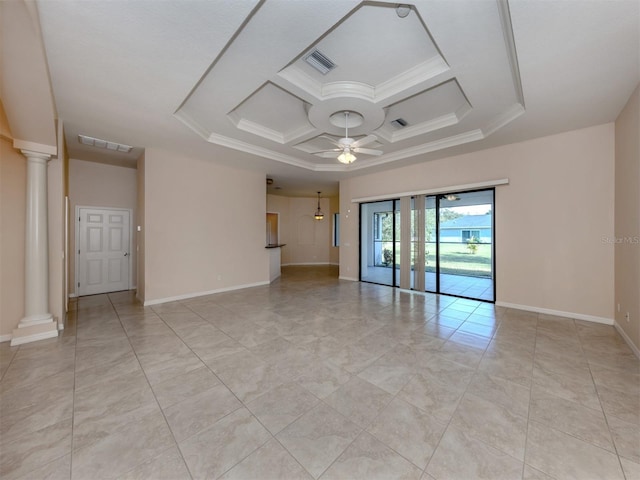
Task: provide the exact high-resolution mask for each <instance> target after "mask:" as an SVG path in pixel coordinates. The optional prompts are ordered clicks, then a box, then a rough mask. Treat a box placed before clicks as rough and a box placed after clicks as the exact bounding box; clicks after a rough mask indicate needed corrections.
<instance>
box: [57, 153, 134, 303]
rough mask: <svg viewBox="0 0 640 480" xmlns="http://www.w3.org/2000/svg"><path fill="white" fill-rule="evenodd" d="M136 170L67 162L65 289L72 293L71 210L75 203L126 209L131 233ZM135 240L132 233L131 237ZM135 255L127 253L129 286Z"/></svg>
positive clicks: (72, 237) (85, 162) (98, 164)
mask: <svg viewBox="0 0 640 480" xmlns="http://www.w3.org/2000/svg"><path fill="white" fill-rule="evenodd" d="M136 192H137V172H136V170H135V169H133V168H125V167H118V166H112V165H105V164H102V163H95V162H87V161H84V160H77V159H71V160H70V161H69V209H70V214H71V219H72V221H71V222H70V229H71V231H70V237H69V240H70V242H69V243H70V252H71V255H69V292H71V293H75V292H76V288H75V285H76V279H75V260H76V255H75V254H74V253H75V252H76V248H75V229H76V224H75V220H76V218H75V210H76V206H83V207H111V208H129V209H131V210H132V213H133V215H132V219H131V225H133V227H134V228H133V234H135V225H137V223H136V222H137V220H136V212H137V201H138V199H137V193H136ZM132 238H133V239H134V241H135V235H133V237H132ZM136 264H137V257H136V255H135V251H134V252H132V253H131V268H132V278H133V285H131V287H132V288H133V287H135V286H136V285H135V284H136V276H137V272H136V270H137V268H136Z"/></svg>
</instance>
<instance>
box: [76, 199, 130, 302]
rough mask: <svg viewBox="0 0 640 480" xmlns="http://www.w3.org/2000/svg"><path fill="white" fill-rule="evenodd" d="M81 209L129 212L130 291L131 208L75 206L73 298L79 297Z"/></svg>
mask: <svg viewBox="0 0 640 480" xmlns="http://www.w3.org/2000/svg"><path fill="white" fill-rule="evenodd" d="M83 208H87V209H92V210H113V211H116V212H129V242H128V243H129V255H128V259H127V262H128V264H129V289H131V285H133V269H132V268H131V257H132V254H131V251H132V250H131V247H132V246H133V230H132V228H133V209H131V208H118V207H99V206H95V205H76V208H75V219H74V220H73V223H74V226H75V228H74V230H75V243H74V245H73V246H74V248H75V252H73V256H74V258H75V262H74V263H75V265H74V266H75V268H74V277H73V292H74V296H75V297H78V296H79V292H78V278H79V275H80V273H79V272H80V254H79V253H78V245H79V241H80V210H81V209H83Z"/></svg>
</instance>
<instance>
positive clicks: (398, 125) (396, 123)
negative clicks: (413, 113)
mask: <svg viewBox="0 0 640 480" xmlns="http://www.w3.org/2000/svg"><path fill="white" fill-rule="evenodd" d="M390 123H391V125H393V126H394V127H396V128H404V127H406V126H407V125H409V122H407V121H406V120H405V119H404V118H396V119H395V120H391V122H390Z"/></svg>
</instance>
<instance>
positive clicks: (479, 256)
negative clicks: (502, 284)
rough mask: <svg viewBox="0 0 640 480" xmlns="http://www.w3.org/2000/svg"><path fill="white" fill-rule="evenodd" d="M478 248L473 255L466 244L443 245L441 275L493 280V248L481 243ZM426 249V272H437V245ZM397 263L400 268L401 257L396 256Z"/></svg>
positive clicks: (441, 245)
mask: <svg viewBox="0 0 640 480" xmlns="http://www.w3.org/2000/svg"><path fill="white" fill-rule="evenodd" d="M385 243H386V242H385ZM477 246H478V248H477V250H476V253H471V251H470V250H469V249H468V248H467V245H466V244H465V243H441V244H440V273H449V274H454V275H466V276H470V277H486V278H491V253H492V246H491V244H488V243H479V244H477ZM384 248H391V242H389V245H388V247H387V246H386V245H384ZM426 249H427V254H426V271H427V272H435V271H436V245H435V243H428V244H427V245H426ZM396 262H397V264H396V266H397V267H399V266H400V258H399V255H397V256H396Z"/></svg>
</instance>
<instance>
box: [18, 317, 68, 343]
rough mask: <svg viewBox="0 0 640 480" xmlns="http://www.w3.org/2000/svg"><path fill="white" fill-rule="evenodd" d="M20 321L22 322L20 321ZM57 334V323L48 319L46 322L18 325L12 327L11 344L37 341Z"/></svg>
mask: <svg viewBox="0 0 640 480" xmlns="http://www.w3.org/2000/svg"><path fill="white" fill-rule="evenodd" d="M20 323H22V322H20ZM57 336H58V324H57V322H55V321H53V319H51V320H49V322H48V323H37V324H35V325H25V326H22V325H19V326H18V328H14V329H13V335H12V336H11V346H12V347H13V346H15V345H22V344H23V343H30V342H37V341H38V340H44V339H46V338H55V337H57Z"/></svg>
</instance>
